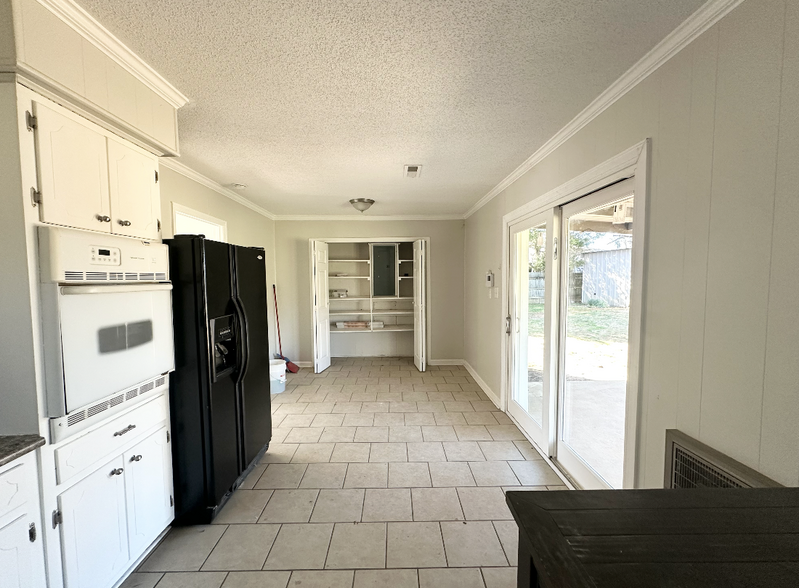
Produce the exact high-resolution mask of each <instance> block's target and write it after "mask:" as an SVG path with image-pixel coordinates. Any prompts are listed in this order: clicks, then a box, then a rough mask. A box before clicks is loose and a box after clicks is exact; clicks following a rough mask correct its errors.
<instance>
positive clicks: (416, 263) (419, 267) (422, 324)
mask: <svg viewBox="0 0 799 588" xmlns="http://www.w3.org/2000/svg"><path fill="white" fill-rule="evenodd" d="M426 278H427V249H426V246H425V242H424V240H423V239H419V240H417V241H414V242H413V363H414V365H416V369H418V370H419V371H420V372H423V371H425V369H427V344H426V339H427V328H426V327H427V304H426V300H425V291H426V290H427V287H426Z"/></svg>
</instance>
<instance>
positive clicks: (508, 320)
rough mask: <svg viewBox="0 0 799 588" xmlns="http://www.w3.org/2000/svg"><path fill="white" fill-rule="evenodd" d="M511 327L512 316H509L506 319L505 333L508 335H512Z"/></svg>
mask: <svg viewBox="0 0 799 588" xmlns="http://www.w3.org/2000/svg"><path fill="white" fill-rule="evenodd" d="M510 325H511V323H510V315H508V316H506V317H505V333H506V334H508V335H510V331H511V328H510Z"/></svg>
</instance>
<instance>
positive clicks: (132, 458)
mask: <svg viewBox="0 0 799 588" xmlns="http://www.w3.org/2000/svg"><path fill="white" fill-rule="evenodd" d="M130 461H141V455H134V456H133V457H131V458H130Z"/></svg>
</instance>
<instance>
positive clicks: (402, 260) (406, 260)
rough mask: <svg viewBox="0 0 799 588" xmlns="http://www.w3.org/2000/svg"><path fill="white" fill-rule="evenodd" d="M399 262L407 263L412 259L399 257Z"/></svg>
mask: <svg viewBox="0 0 799 588" xmlns="http://www.w3.org/2000/svg"><path fill="white" fill-rule="evenodd" d="M399 262H400V263H408V262H413V260H412V259H400V260H399Z"/></svg>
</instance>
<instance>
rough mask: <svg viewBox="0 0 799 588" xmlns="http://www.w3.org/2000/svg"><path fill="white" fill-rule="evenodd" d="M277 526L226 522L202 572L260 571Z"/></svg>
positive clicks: (278, 526) (277, 528) (275, 534)
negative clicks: (222, 533) (227, 524)
mask: <svg viewBox="0 0 799 588" xmlns="http://www.w3.org/2000/svg"><path fill="white" fill-rule="evenodd" d="M279 529H280V525H255V524H253V525H230V526H229V527H228V528H227V531H225V534H224V535H222V538H221V539H220V540H219V542H218V543H217V544H216V547H214V550H213V551H212V552H211V555H209V556H208V559H207V560H205V563H204V564H203V567H202V570H203V571H229V570H260V569H261V566H263V565H264V561H266V555H267V554H268V553H269V549H270V548H271V547H272V543H273V542H274V540H275V537H276V536H277V532H278V530H279Z"/></svg>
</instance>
